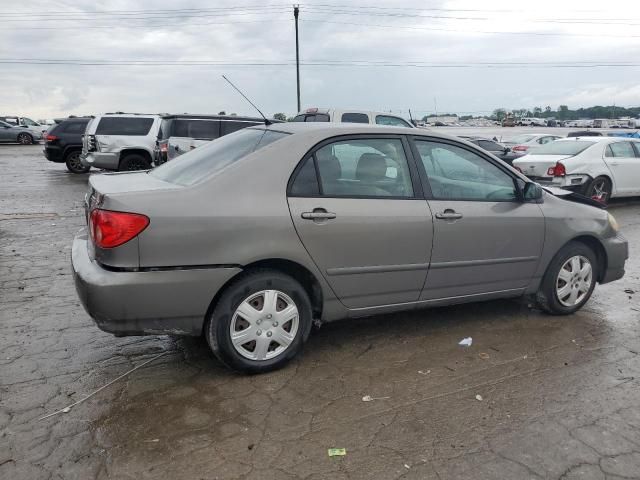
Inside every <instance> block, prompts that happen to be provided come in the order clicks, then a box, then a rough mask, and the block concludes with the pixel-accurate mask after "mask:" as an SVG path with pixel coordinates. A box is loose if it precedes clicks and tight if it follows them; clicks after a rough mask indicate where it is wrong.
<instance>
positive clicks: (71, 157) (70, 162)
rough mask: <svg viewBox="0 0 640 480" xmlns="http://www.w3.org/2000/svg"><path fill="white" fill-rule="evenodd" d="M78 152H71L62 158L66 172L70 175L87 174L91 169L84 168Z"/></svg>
mask: <svg viewBox="0 0 640 480" xmlns="http://www.w3.org/2000/svg"><path fill="white" fill-rule="evenodd" d="M80 153H81V152H80V150H73V151H71V152H69V153H67V154H66V155H65V157H64V163H65V164H66V165H67V170H69V171H70V172H71V173H87V172H88V171H89V170H90V169H91V167H89V166H84V165H83V164H82V162H81V161H80Z"/></svg>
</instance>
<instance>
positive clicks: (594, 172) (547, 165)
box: [513, 137, 640, 204]
mask: <svg viewBox="0 0 640 480" xmlns="http://www.w3.org/2000/svg"><path fill="white" fill-rule="evenodd" d="M513 166H514V167H515V168H517V169H518V170H520V171H521V172H522V173H524V174H525V175H526V176H527V177H529V178H530V179H531V180H533V181H535V182H538V183H540V184H541V185H549V186H554V187H561V188H565V189H568V190H572V191H575V192H578V193H581V194H583V195H586V196H588V197H591V198H592V199H594V200H598V201H599V202H602V203H605V204H606V203H607V202H608V201H609V199H610V198H612V197H631V196H635V195H640V140H637V139H632V138H620V137H575V138H565V139H561V140H557V141H555V142H552V143H549V144H547V145H544V146H541V147H540V148H538V149H537V150H534V151H533V152H531V153H530V154H529V155H525V156H524V157H521V158H519V159H517V160H514V162H513Z"/></svg>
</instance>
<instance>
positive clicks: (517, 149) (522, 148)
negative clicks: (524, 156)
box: [511, 145, 529, 152]
mask: <svg viewBox="0 0 640 480" xmlns="http://www.w3.org/2000/svg"><path fill="white" fill-rule="evenodd" d="M511 150H513V151H514V152H526V151H527V150H529V147H526V146H524V145H516V146H515V147H513V148H512V149H511Z"/></svg>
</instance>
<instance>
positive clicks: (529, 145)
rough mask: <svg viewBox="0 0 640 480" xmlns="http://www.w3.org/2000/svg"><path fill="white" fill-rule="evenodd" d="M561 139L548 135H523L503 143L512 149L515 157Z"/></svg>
mask: <svg viewBox="0 0 640 480" xmlns="http://www.w3.org/2000/svg"><path fill="white" fill-rule="evenodd" d="M559 138H562V137H561V136H559V135H549V134H548V133H523V134H522V135H518V136H516V137H513V138H510V139H509V140H507V141H505V142H503V143H504V144H505V145H506V146H507V147H509V148H511V151H512V152H513V153H514V155H517V156H522V155H526V154H527V153H531V151H533V150H535V149H537V148H539V147H541V146H542V145H546V144H547V143H550V142H553V141H555V140H558V139H559Z"/></svg>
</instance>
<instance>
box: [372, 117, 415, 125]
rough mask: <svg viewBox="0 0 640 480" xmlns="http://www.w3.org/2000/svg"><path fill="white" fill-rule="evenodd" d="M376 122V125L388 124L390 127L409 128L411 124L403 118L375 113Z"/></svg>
mask: <svg viewBox="0 0 640 480" xmlns="http://www.w3.org/2000/svg"><path fill="white" fill-rule="evenodd" d="M376 124H378V125H389V126H392V127H409V128H411V125H409V124H408V123H407V122H405V121H404V120H403V119H401V118H398V117H393V116H391V115H377V116H376Z"/></svg>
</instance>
